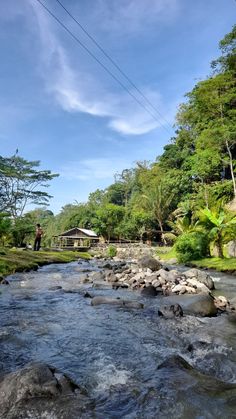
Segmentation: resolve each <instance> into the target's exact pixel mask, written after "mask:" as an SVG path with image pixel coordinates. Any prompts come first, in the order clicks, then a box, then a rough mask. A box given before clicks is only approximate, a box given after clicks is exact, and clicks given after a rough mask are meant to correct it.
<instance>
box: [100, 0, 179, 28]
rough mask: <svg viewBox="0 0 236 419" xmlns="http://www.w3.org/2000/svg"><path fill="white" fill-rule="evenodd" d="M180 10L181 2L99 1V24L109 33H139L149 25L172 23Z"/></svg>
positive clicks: (172, 0) (177, 0) (173, 0)
mask: <svg viewBox="0 0 236 419" xmlns="http://www.w3.org/2000/svg"><path fill="white" fill-rule="evenodd" d="M178 10H179V0H119V1H117V0H99V1H98V8H97V9H96V12H95V13H96V18H97V21H98V23H99V24H100V25H101V26H102V27H103V28H104V29H107V30H109V31H114V30H116V31H119V32H120V33H128V32H137V31H140V30H145V29H147V25H149V26H150V24H155V23H157V22H160V21H170V20H172V19H173V18H174V17H176V14H177V13H178Z"/></svg>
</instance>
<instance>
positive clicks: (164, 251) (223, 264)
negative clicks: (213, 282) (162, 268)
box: [156, 247, 236, 273]
mask: <svg viewBox="0 0 236 419" xmlns="http://www.w3.org/2000/svg"><path fill="white" fill-rule="evenodd" d="M156 255H157V256H158V257H159V258H160V259H161V260H163V261H165V262H170V260H171V259H172V260H174V259H176V260H177V258H176V253H175V250H174V249H173V248H170V247H161V248H159V249H158V250H157V252H156ZM186 265H187V266H190V267H196V268H202V269H215V270H216V271H218V272H225V273H236V258H229V257H228V258H227V257H225V258H223V259H221V258H217V257H209V258H204V259H200V260H193V261H190V262H188V263H187V264H186Z"/></svg>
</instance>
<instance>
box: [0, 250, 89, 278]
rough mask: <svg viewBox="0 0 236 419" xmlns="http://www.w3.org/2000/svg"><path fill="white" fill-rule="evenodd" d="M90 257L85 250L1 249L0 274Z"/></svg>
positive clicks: (35, 268) (5, 274) (9, 273)
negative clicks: (35, 250)
mask: <svg viewBox="0 0 236 419" xmlns="http://www.w3.org/2000/svg"><path fill="white" fill-rule="evenodd" d="M80 258H82V259H90V258H91V256H90V255H89V253H86V252H72V251H63V252H52V251H39V252H33V251H32V250H23V249H1V250H0V275H1V276H7V275H11V274H13V273H15V272H24V271H29V270H37V269H38V267H39V266H43V265H48V264H50V263H68V262H73V261H75V260H77V259H80Z"/></svg>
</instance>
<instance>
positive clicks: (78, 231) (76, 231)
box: [58, 227, 98, 238]
mask: <svg viewBox="0 0 236 419" xmlns="http://www.w3.org/2000/svg"><path fill="white" fill-rule="evenodd" d="M58 236H66V237H73V238H74V237H77V238H84V237H85V236H87V237H90V238H98V236H97V234H96V233H95V231H93V230H87V229H86V228H79V227H73V228H71V229H70V230H67V231H64V232H63V233H61V234H58Z"/></svg>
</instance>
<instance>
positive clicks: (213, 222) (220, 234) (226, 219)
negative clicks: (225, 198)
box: [200, 206, 236, 258]
mask: <svg viewBox="0 0 236 419" xmlns="http://www.w3.org/2000/svg"><path fill="white" fill-rule="evenodd" d="M200 220H201V225H202V226H203V227H204V228H205V230H206V231H207V234H208V238H209V241H210V242H212V243H213V244H214V245H215V246H216V248H217V251H218V256H219V257H221V258H223V257H224V255H223V244H224V243H226V242H229V241H230V240H232V239H234V238H235V237H236V215H235V214H234V213H232V212H229V211H227V210H225V209H223V208H222V207H221V206H219V207H218V208H217V207H216V208H214V209H212V210H210V209H209V208H205V209H203V210H201V211H200Z"/></svg>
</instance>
